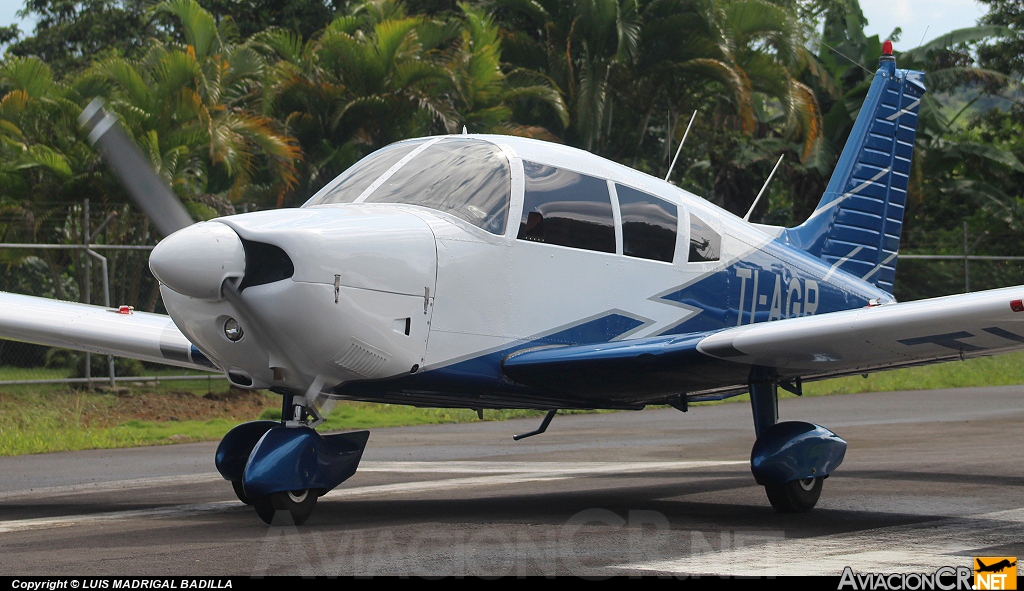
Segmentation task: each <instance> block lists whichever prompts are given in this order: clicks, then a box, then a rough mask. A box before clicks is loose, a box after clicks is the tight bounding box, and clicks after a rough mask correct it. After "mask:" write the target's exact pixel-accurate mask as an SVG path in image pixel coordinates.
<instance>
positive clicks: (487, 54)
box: [444, 4, 569, 140]
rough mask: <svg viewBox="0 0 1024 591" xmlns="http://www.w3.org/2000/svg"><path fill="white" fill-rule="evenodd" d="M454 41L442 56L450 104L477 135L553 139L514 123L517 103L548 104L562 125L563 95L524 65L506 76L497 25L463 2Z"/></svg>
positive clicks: (544, 131)
mask: <svg viewBox="0 0 1024 591" xmlns="http://www.w3.org/2000/svg"><path fill="white" fill-rule="evenodd" d="M462 11H463V14H464V19H463V20H462V21H461V23H460V24H461V27H460V28H461V31H460V33H459V36H458V40H457V42H456V43H455V45H454V46H453V47H451V48H450V49H449V50H448V51H446V52H445V54H444V62H445V66H446V69H447V70H448V72H449V75H450V76H451V78H452V80H453V88H452V93H451V97H452V102H453V108H454V110H455V112H456V113H458V115H459V119H460V120H461V123H463V124H464V125H465V126H466V127H467V129H468V130H469V131H471V132H476V133H502V134H508V135H520V136H526V137H539V138H544V139H549V140H555V139H557V138H556V137H555V136H554V135H553V134H552V133H551V132H550V131H549V130H547V129H545V128H543V127H541V126H537V125H524V124H522V123H518V122H516V121H515V117H514V107H515V106H516V104H521V103H529V102H534V103H538V104H542V105H544V106H546V107H547V108H550V109H551V110H552V111H553V112H554V113H555V114H556V115H557V116H558V121H559V123H560V124H561V126H562V127H565V126H566V125H568V124H569V113H568V110H567V108H566V105H565V102H564V101H563V100H562V96H561V95H560V94H559V93H558V91H557V90H556V89H555V88H554V86H553V85H552V83H551V81H550V80H549V79H548V78H547V77H545V76H544V75H542V74H540V73H538V72H533V71H530V70H526V69H524V68H516V69H512V70H511V71H510V72H509V73H508V74H505V73H504V72H503V71H502V68H501V65H502V64H501V41H500V38H499V30H498V27H497V26H496V25H495V24H494V22H493V20H492V19H491V18H490V17H488V16H487V14H486V13H485V12H484V11H483V10H482V9H479V8H474V7H471V6H469V5H465V4H463V5H462Z"/></svg>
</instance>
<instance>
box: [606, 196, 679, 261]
mask: <svg viewBox="0 0 1024 591" xmlns="http://www.w3.org/2000/svg"><path fill="white" fill-rule="evenodd" d="M615 193H616V194H617V195H618V197H619V212H620V213H621V214H622V254H624V255H626V256H631V257H636V258H641V259H650V260H652V261H664V262H666V263H671V262H672V258H673V257H674V255H675V252H676V228H677V227H678V225H679V213H678V208H677V207H676V206H675V205H674V204H672V203H669V202H667V201H663V200H661V199H658V198H657V197H655V196H654V195H649V194H647V193H644V192H643V191H637V190H636V189H634V188H632V187H627V186H624V185H619V184H616V185H615Z"/></svg>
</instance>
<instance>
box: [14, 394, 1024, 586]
mask: <svg viewBox="0 0 1024 591" xmlns="http://www.w3.org/2000/svg"><path fill="white" fill-rule="evenodd" d="M780 414H781V418H782V420H806V421H811V422H815V423H818V424H821V425H823V426H826V427H828V428H830V429H832V430H833V431H835V432H836V433H837V434H838V435H840V436H841V437H843V438H844V439H846V440H847V442H848V443H849V449H848V451H847V454H846V460H845V462H844V463H843V465H842V466H841V467H840V468H839V469H838V470H837V471H836V472H835V474H834V475H833V476H832V477H830V478H829V479H827V480H826V481H825V486H824V491H823V493H822V497H821V500H820V501H819V503H818V506H817V507H816V508H815V509H814V510H813V511H811V512H810V513H806V514H799V515H780V514H777V513H775V512H774V511H773V510H772V508H771V506H770V505H769V504H768V501H767V499H766V497H765V495H764V491H763V489H762V488H761V487H759V486H758V485H757V484H756V483H755V482H754V479H753V477H752V476H751V474H750V469H749V465H748V462H749V454H750V446H751V445H752V444H753V440H754V434H753V427H752V421H751V416H750V407H749V405H747V404H745V403H734V404H723V405H718V406H712V407H700V408H692V409H691V410H690V412H688V413H686V414H683V413H680V412H679V411H677V410H672V409H653V410H645V411H640V412H617V413H603V414H590V415H570V416H557V417H555V420H554V421H553V422H552V424H551V426H550V428H549V429H548V431H547V433H545V434H543V435H539V436H536V437H532V438H529V439H526V440H523V441H520V442H513V441H512V437H511V436H512V435H513V434H514V433H520V432H525V431H530V430H532V429H534V428H536V426H537V424H538V423H539V420H540V419H539V418H538V419H537V420H517V421H507V422H480V423H469V424H460V425H433V426H422V427H406V428H393V429H378V430H374V431H372V432H371V435H370V441H369V444H368V446H367V450H366V453H365V454H364V456H363V463H362V465H361V466H360V469H359V472H357V473H356V475H355V476H354V477H352V478H351V479H350V480H348V481H347V482H345V483H343V484H342V485H341V486H340V487H338V488H337V489H336V490H335V491H332V492H331V493H330V494H328V495H327V496H325V497H323V498H321V499H320V500H319V503H318V505H317V508H316V510H315V512H314V513H313V516H312V517H311V518H310V520H309V522H307V523H306V524H305V525H303V526H300V527H295V526H279V527H268V526H266V525H265V524H264V523H263V522H262V521H260V520H259V518H258V517H257V516H256V515H255V512H254V511H253V510H252V509H251V508H250V507H247V506H245V505H243V504H242V503H241V502H239V501H237V500H236V499H235V497H234V494H233V493H232V491H231V487H230V485H229V484H228V483H226V482H225V481H223V480H221V479H220V477H219V476H218V475H217V474H216V472H215V469H214V466H213V453H214V450H215V448H216V444H215V443H203V444H187V445H174V446H164V447H150V448H138V449H126V450H96V451H84V452H74V453H56V454H46V455H36V456H21V457H9V458H0V575H16V576H25V575H36V576H59V575H116V576H121V575H181V576H201V575H242V576H250V575H255V576H262V575H275V574H289V575H328V576H351V575H356V576H375V575H426V576H460V575H467V576H468V575H485V576H499V575H505V576H520V575H576V576H589V577H606V576H614V575H672V576H677V577H689V576H707V575H742V576H750V575H762V576H763V575H804V574H817V575H830V576H838V575H839V574H840V573H841V572H842V571H843V568H844V567H846V566H850V567H851V568H853V569H854V571H857V572H880V573H891V572H906V573H929V572H934V571H935V570H936V569H937V568H939V567H942V566H954V567H956V566H970V565H971V564H972V557H974V556H1021V555H1024V536H1022V535H1021V534H1022V532H1024V464H1022V462H1021V458H1022V457H1024V437H1022V435H1021V428H1020V426H1021V423H1022V422H1024V386H1014V387H1005V388H977V389H959V390H942V391H931V392H897V393H875V394H853V395H845V396H831V397H823V398H808V399H786V400H783V401H781V402H780Z"/></svg>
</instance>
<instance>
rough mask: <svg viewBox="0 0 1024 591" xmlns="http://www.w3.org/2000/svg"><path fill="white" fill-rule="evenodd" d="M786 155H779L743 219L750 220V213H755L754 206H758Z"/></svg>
mask: <svg viewBox="0 0 1024 591" xmlns="http://www.w3.org/2000/svg"><path fill="white" fill-rule="evenodd" d="M785 157H786V155H785V154H783V155H782V156H779V161H778V162H776V163H775V168H773V169H772V172H771V174H769V175H768V180H766V181H765V182H764V185H763V186H762V187H761V190H760V191H758V192H757V197H754V202H753V203H751V204H750V209H748V210H747V215H745V216H743V221H745V222H749V221H750V214H752V213H754V208H755V207H757V202H758V201H760V200H761V195H764V190H765V189H767V188H768V183H770V182H772V177H773V176H775V171H776V170H778V169H779V165H780V164H782V159H783V158H785Z"/></svg>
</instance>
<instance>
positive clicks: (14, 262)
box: [0, 200, 221, 387]
mask: <svg viewBox="0 0 1024 591" xmlns="http://www.w3.org/2000/svg"><path fill="white" fill-rule="evenodd" d="M0 238H2V239H3V240H2V241H0V291H6V292H10V293H20V294H26V295H33V296H39V297H46V298H53V299H59V300H66V301H74V302H83V303H92V304H99V305H104V306H108V307H116V306H120V305H128V306H132V307H133V308H135V309H137V310H141V311H149V312H158V313H163V312H164V310H163V308H162V304H161V302H160V292H159V285H158V283H157V281H156V279H155V278H154V277H153V276H152V274H151V273H150V271H149V265H148V260H149V253H150V251H151V250H152V249H153V240H152V238H151V237H150V236H149V231H148V221H147V220H146V219H145V217H144V216H141V215H139V214H136V213H134V212H133V211H132V210H131V209H129V208H128V207H127V206H124V205H118V206H116V207H107V208H103V209H98V208H97V209H90V207H89V202H88V200H85V201H83V202H82V203H76V204H58V205H55V206H53V207H51V208H49V209H47V210H43V211H42V212H40V211H28V210H24V209H21V208H18V207H17V206H11V205H10V204H5V206H4V207H0ZM12 239H13V240H12ZM33 239H41V240H40V241H39V242H33ZM215 379H217V380H219V379H221V376H218V375H217V374H210V373H205V372H198V371H195V372H192V371H189V370H185V369H182V368H177V367H171V366H166V365H161V364H155V363H144V362H141V361H138V360H134V359H124V358H114V357H109V356H105V355H92V354H88V353H82V352H79V351H71V350H68V349H60V348H56V347H46V346H41V345H33V344H28V343H20V342H15V341H4V340H0V386H14V385H31V384H52V383H63V384H76V385H88V386H91V385H93V384H96V383H100V384H105V385H109V386H112V387H113V386H116V385H117V384H118V383H119V382H145V383H149V384H150V385H155V386H157V387H159V386H160V384H161V382H163V383H165V384H171V383H174V382H177V381H181V380H204V381H207V382H209V381H211V380H215Z"/></svg>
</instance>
